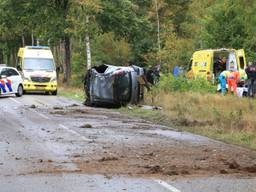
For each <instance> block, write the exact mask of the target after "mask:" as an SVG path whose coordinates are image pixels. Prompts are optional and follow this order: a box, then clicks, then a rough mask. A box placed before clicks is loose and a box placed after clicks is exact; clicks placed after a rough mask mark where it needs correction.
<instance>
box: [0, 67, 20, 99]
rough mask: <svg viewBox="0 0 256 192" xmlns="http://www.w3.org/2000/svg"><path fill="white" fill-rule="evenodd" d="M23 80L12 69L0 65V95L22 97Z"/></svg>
mask: <svg viewBox="0 0 256 192" xmlns="http://www.w3.org/2000/svg"><path fill="white" fill-rule="evenodd" d="M22 83H23V79H22V76H21V75H20V73H19V72H18V71H17V70H16V69H15V68H13V67H7V66H6V65H4V64H0V95H1V96H2V95H11V94H15V95H16V96H17V97H21V96H22V95H23V84H22Z"/></svg>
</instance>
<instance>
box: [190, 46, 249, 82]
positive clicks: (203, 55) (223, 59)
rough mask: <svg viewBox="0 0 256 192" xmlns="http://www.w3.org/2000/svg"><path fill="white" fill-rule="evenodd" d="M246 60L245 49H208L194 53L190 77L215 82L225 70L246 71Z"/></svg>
mask: <svg viewBox="0 0 256 192" xmlns="http://www.w3.org/2000/svg"><path fill="white" fill-rule="evenodd" d="M245 67H246V58H245V52H244V50H243V49H240V50H235V49H208V50H200V51H196V52H194V54H193V56H192V59H191V63H190V71H189V72H188V76H189V77H193V78H204V79H207V80H210V81H213V82H215V80H216V78H217V77H218V75H219V74H220V73H221V72H222V71H224V70H232V71H237V70H240V69H245Z"/></svg>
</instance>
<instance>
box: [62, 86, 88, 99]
mask: <svg viewBox="0 0 256 192" xmlns="http://www.w3.org/2000/svg"><path fill="white" fill-rule="evenodd" d="M58 95H60V96H63V97H66V98H69V99H74V100H76V101H79V102H83V101H84V91H83V89H80V88H76V87H69V86H63V85H62V86H59V88H58Z"/></svg>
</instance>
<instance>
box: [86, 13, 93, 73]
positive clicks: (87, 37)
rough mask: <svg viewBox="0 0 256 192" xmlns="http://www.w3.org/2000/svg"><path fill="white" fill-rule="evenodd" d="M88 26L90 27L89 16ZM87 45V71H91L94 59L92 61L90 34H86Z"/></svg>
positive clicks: (87, 18) (87, 19)
mask: <svg viewBox="0 0 256 192" xmlns="http://www.w3.org/2000/svg"><path fill="white" fill-rule="evenodd" d="M86 24H87V25H89V16H86ZM85 43H86V58H87V70H89V69H91V67H92V59H91V46H90V37H89V33H88V32H87V33H86V36H85Z"/></svg>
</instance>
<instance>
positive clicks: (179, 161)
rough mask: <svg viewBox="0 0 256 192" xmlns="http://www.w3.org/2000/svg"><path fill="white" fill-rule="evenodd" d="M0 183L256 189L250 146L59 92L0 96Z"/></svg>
mask: <svg viewBox="0 0 256 192" xmlns="http://www.w3.org/2000/svg"><path fill="white" fill-rule="evenodd" d="M0 114H1V115H0V122H1V123H0V143H1V145H0V152H1V156H0V191H1V192H16V191H17V192H21V191H26V192H27V191H33V192H34V191H40V192H41V191H42V192H48V191H49V192H50V191H54V192H59V191H60V192H68V191H72V192H73V191H74V192H80V191H83V192H84V191H90V192H94V191H95V192H105V191H106V192H115V191H117V192H119V191H130V192H151V191H152V192H153V191H156V192H179V191H180V192H200V191H202V192H217V191H221V192H226V191H227V192H230V191H233V192H236V191H242V192H254V191H255V192H256V153H255V152H254V151H250V150H247V149H244V148H241V147H237V146H232V145H227V144H223V143H221V142H217V141H213V140H210V139H207V138H205V137H201V136H196V135H192V134H189V133H184V132H176V131H175V130H173V129H171V128H169V127H165V126H161V125H155V124H152V123H150V122H147V121H144V120H140V119H137V118H131V117H128V116H125V115H122V114H119V113H118V112H115V111H112V110H107V109H100V108H88V107H85V106H82V105H81V104H80V103H78V102H76V101H72V100H68V99H65V98H63V97H55V96H44V95H25V96H23V97H21V98H16V97H3V98H0Z"/></svg>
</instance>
